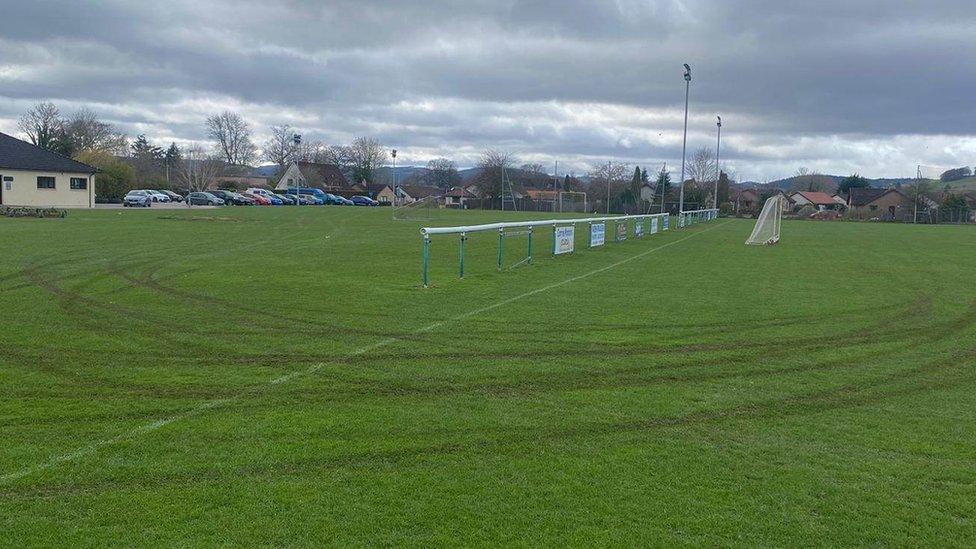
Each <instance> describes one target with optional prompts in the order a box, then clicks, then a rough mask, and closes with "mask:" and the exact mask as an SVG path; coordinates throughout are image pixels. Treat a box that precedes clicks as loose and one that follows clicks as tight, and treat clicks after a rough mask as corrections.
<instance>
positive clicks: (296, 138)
mask: <svg viewBox="0 0 976 549" xmlns="http://www.w3.org/2000/svg"><path fill="white" fill-rule="evenodd" d="M291 141H292V143H294V144H295V157H296V158H297V157H298V146H299V145H301V144H302V136H301V135H298V134H297V133H296V134H293V135H292V136H291ZM295 165H296V166H297V165H298V164H297V163H296V164H295ZM301 173H302V170H301V168H299V170H298V173H297V174H295V205H296V206H298V205H299V204H301V203H302V201H301V200H300V199H299V198H298V197H300V196H301V195H302V192H301V191H302V189H301V181H299V176H300V175H301Z"/></svg>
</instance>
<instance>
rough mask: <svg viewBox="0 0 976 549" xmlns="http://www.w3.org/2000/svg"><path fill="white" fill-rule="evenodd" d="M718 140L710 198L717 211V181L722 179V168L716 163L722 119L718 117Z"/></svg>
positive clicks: (720, 141)
mask: <svg viewBox="0 0 976 549" xmlns="http://www.w3.org/2000/svg"><path fill="white" fill-rule="evenodd" d="M717 125H718V140H717V141H716V142H715V194H714V195H713V196H712V207H713V208H715V209H716V210H717V209H718V180H719V179H721V178H722V168H721V167H720V164H719V163H718V158H719V156H718V155H719V152H720V151H721V150H722V117H721V116H719V117H718V124H717Z"/></svg>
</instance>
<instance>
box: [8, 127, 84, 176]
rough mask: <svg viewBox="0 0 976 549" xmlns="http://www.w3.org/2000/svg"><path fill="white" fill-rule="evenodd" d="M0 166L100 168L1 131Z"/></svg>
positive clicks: (69, 169) (43, 169) (59, 169)
mask: <svg viewBox="0 0 976 549" xmlns="http://www.w3.org/2000/svg"><path fill="white" fill-rule="evenodd" d="M0 168H6V169H8V170H31V171H38V172H62V173H89V174H90V173H95V172H97V171H98V170H97V169H95V168H93V167H91V166H89V165H88V164H82V163H81V162H78V161H77V160H72V159H70V158H68V157H67V156H64V155H61V154H58V153H56V152H53V151H49V150H47V149H45V148H43V147H38V146H37V145H31V144H30V143H28V142H26V141H21V140H20V139H17V138H16V137H12V136H9V135H7V134H5V133H0Z"/></svg>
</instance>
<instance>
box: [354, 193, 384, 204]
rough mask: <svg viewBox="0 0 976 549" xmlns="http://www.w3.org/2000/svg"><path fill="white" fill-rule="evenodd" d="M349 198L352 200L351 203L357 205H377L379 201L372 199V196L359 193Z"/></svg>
mask: <svg viewBox="0 0 976 549" xmlns="http://www.w3.org/2000/svg"><path fill="white" fill-rule="evenodd" d="M351 200H352V203H353V204H355V205H357V206H379V205H380V203H379V202H377V201H375V200H373V199H372V198H370V197H368V196H360V195H357V196H354V197H352V199H351Z"/></svg>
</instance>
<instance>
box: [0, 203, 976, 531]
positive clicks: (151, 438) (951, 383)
mask: <svg viewBox="0 0 976 549" xmlns="http://www.w3.org/2000/svg"><path fill="white" fill-rule="evenodd" d="M452 215H453V221H456V222H459V223H471V222H478V221H489V220H496V219H499V218H501V217H506V218H519V217H522V216H519V215H518V214H511V213H509V214H504V215H502V214H499V213H498V212H494V213H492V212H487V213H486V212H456V213H453V214H452ZM442 223H447V221H446V220H445V221H442ZM751 223H752V222H750V221H747V220H731V221H727V220H720V221H717V222H713V223H710V224H706V225H699V226H695V227H692V228H689V229H684V230H672V231H671V232H669V233H667V234H663V235H654V236H648V237H645V238H644V239H642V240H633V239H631V240H628V241H626V242H624V243H619V244H608V245H607V246H605V247H604V248H601V249H595V250H581V251H579V252H578V253H576V254H575V255H574V256H572V257H560V258H558V259H555V260H554V259H551V258H549V257H547V256H546V254H545V252H544V250H546V246H547V242H548V241H547V240H546V238H543V237H539V238H538V239H537V240H538V243H537V246H538V247H537V250H538V252H537V253H538V254H539V256H538V257H537V260H536V261H535V262H534V263H533V264H532V265H529V266H522V267H519V268H516V269H512V270H509V271H505V272H502V273H499V272H497V270H496V269H495V266H494V263H495V238H496V235H494V234H481V235H476V236H474V237H472V239H471V240H470V241H469V244H470V251H471V257H470V260H469V262H468V265H467V269H468V274H467V276H466V277H465V279H463V280H459V279H458V278H457V274H456V268H457V239H456V237H438V238H436V239H435V240H434V250H433V270H432V275H431V276H432V282H433V287H432V288H430V289H427V290H424V289H422V288H420V237H419V233H418V230H417V229H418V227H419V226H420V223H419V222H397V223H394V222H392V221H390V220H389V211H388V210H383V209H375V210H368V209H353V208H348V209H343V208H302V209H296V210H292V209H288V208H276V209H272V208H248V209H243V208H242V209H226V210H217V211H202V210H201V211H196V212H183V211H165V212H163V211H156V210H150V211H122V212H119V211H93V212H81V211H73V212H71V214H70V215H69V217H68V218H67V219H64V220H33V219H0V257H2V258H3V261H2V263H0V311H2V314H0V333H2V334H3V335H2V338H0V391H2V398H0V440H2V441H3V444H2V445H0V477H2V480H0V545H2V546H8V547H9V546H25V545H61V546H64V545H127V546H134V545H138V546H147V545H182V546H198V545H218V544H220V545H252V544H262V545H323V544H328V545H380V544H383V545H416V546H433V545H486V546H498V545H621V546H634V545H638V544H639V545H649V544H651V545H675V544H683V545H684V544H693V545H763V546H794V545H800V544H802V545H844V546H850V545H939V546H942V545H954V546H972V545H974V544H976V522H974V509H976V506H974V504H973V502H974V501H976V484H974V482H976V429H974V425H976V358H974V357H976V301H974V298H976V284H974V282H973V280H974V273H976V230H974V228H973V227H965V226H962V227H959V226H906V225H881V224H870V223H815V222H786V223H784V224H783V242H782V244H781V245H779V246H775V247H765V248H760V247H747V246H744V245H743V241H744V240H745V238H746V236H748V233H749V231H750V230H751V228H752V224H751ZM608 236H609V235H608ZM579 244H580V245H581V244H582V237H580V239H579ZM517 247H518V243H517V240H516V239H512V241H511V245H510V246H509V247H508V248H509V250H510V252H511V254H512V255H511V257H509V258H508V260H509V261H511V262H514V261H515V260H517V257H516V255H517V254H518V250H517ZM391 338H392V339H391ZM289 374H293V375H291V376H290V377H284V378H283V377H282V376H289ZM275 379H281V380H282V381H280V382H279V383H277V384H272V383H271V381H272V380H275ZM159 421H164V423H165V424H159V423H154V422H159ZM147 426H149V427H147Z"/></svg>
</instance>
